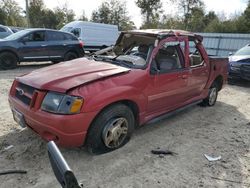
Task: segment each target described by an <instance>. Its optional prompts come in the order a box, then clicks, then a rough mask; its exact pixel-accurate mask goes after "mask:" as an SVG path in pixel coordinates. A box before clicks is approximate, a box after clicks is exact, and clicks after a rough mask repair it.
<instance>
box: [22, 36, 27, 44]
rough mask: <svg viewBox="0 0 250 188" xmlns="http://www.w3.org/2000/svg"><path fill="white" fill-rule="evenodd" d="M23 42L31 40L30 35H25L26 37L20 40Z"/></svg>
mask: <svg viewBox="0 0 250 188" xmlns="http://www.w3.org/2000/svg"><path fill="white" fill-rule="evenodd" d="M20 41H21V42H22V43H24V44H25V43H26V42H28V41H29V37H28V36H25V37H23V38H22V39H21V40H20Z"/></svg>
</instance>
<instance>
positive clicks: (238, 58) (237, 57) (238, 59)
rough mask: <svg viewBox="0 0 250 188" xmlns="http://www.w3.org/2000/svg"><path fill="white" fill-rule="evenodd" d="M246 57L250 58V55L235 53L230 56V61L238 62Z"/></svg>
mask: <svg viewBox="0 0 250 188" xmlns="http://www.w3.org/2000/svg"><path fill="white" fill-rule="evenodd" d="M244 59H250V55H233V56H230V57H229V62H236V61H240V60H244Z"/></svg>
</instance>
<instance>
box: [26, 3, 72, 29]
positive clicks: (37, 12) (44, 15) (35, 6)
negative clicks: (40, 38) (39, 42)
mask: <svg viewBox="0 0 250 188" xmlns="http://www.w3.org/2000/svg"><path fill="white" fill-rule="evenodd" d="M29 14H30V24H31V27H40V28H41V27H43V28H51V29H60V28H61V27H63V26H64V25H65V24H66V23H68V22H71V21H73V20H74V17H75V14H74V12H73V10H71V9H68V8H67V4H64V5H63V7H62V8H60V7H57V8H55V10H54V11H53V10H50V9H48V8H46V7H45V5H44V2H43V0H32V1H31V2H30V6H29Z"/></svg>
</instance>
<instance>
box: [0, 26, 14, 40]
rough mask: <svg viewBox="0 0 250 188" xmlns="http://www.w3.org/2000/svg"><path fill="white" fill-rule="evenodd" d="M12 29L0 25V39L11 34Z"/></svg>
mask: <svg viewBox="0 0 250 188" xmlns="http://www.w3.org/2000/svg"><path fill="white" fill-rule="evenodd" d="M12 33H13V31H12V30H11V29H10V28H9V27H6V26H3V25H0V39H3V38H5V37H7V36H9V35H11V34H12Z"/></svg>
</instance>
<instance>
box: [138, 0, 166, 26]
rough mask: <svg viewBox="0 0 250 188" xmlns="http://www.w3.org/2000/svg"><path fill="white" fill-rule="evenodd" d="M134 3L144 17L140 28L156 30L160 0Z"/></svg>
mask: <svg viewBox="0 0 250 188" xmlns="http://www.w3.org/2000/svg"><path fill="white" fill-rule="evenodd" d="M135 3H136V5H137V6H138V7H139V8H140V9H141V13H142V15H144V17H145V18H144V19H145V20H144V23H143V26H142V28H157V27H158V24H159V19H160V14H161V13H162V10H161V8H162V3H161V0H137V1H136V2H135Z"/></svg>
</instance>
